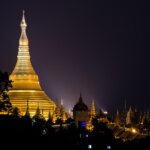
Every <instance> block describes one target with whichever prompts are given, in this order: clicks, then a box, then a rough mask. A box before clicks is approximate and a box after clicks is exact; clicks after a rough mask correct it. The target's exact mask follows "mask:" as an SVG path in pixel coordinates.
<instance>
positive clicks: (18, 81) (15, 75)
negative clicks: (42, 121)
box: [9, 11, 56, 118]
mask: <svg viewBox="0 0 150 150" xmlns="http://www.w3.org/2000/svg"><path fill="white" fill-rule="evenodd" d="M20 26H21V36H20V39H19V50H18V56H17V63H16V66H15V68H14V70H13V72H12V74H11V75H10V80H12V81H13V83H12V85H13V88H12V89H11V90H10V91H9V97H10V101H11V103H12V105H13V106H15V107H18V108H19V110H20V112H21V114H22V115H24V114H25V112H26V110H27V103H26V102H27V100H28V107H29V108H28V110H29V112H30V115H31V117H32V116H33V115H35V112H36V110H37V107H38V106H39V108H40V110H42V112H43V116H44V117H45V118H47V117H48V114H49V112H50V113H51V114H53V112H54V110H55V107H56V105H55V103H54V102H53V101H52V99H50V98H49V97H48V96H47V95H46V94H45V92H44V91H43V90H42V89H41V86H40V82H39V79H38V75H37V74H36V72H35V71H34V69H33V67H32V64H31V60H30V52H29V41H28V38H27V35H26V28H27V24H26V21H25V15H24V11H23V16H22V21H21V24H20Z"/></svg>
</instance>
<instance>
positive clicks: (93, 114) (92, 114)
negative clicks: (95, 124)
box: [91, 99, 96, 117]
mask: <svg viewBox="0 0 150 150" xmlns="http://www.w3.org/2000/svg"><path fill="white" fill-rule="evenodd" d="M95 115H96V110H95V104H94V99H93V100H92V105H91V116H92V117H95Z"/></svg>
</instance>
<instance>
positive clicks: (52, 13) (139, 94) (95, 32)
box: [0, 0, 150, 112]
mask: <svg viewBox="0 0 150 150" xmlns="http://www.w3.org/2000/svg"><path fill="white" fill-rule="evenodd" d="M148 7H149V4H148V2H143V1H140V3H138V2H136V1H130V2H127V1H123V2H121V1H105V2H102V1H100V0H98V1H94V0H67V1H64V0H53V1H52V0H43V1H42V0H24V1H23V0H9V1H7V0H1V2H0V20H1V21H0V56H1V57H0V69H1V70H3V71H8V72H9V73H11V72H12V70H13V68H14V66H15V63H16V57H17V52H18V40H19V37H20V21H21V17H22V10H23V9H25V12H26V13H25V15H26V21H27V24H28V28H27V34H28V38H29V42H30V54H31V59H32V64H33V67H34V69H35V70H36V72H37V73H38V75H39V79H40V82H41V86H42V88H43V89H44V90H45V91H46V93H47V95H48V96H49V97H51V98H53V99H54V100H55V101H56V102H60V99H61V98H62V99H63V100H64V104H65V106H67V107H73V105H74V104H75V103H76V102H77V100H78V98H79V94H80V92H82V95H83V99H84V101H85V103H87V104H88V106H90V105H91V100H92V98H94V99H95V104H96V106H97V108H103V109H106V110H107V111H108V112H114V110H116V108H121V107H122V106H123V103H124V100H125V98H126V97H127V103H128V104H129V105H130V104H131V105H135V106H137V107H138V108H140V109H145V108H146V109H148V108H149V107H150V59H149V57H150V46H149V43H150V42H149V34H150V13H149V11H148Z"/></svg>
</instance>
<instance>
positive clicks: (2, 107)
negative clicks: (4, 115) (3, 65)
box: [0, 71, 12, 113]
mask: <svg viewBox="0 0 150 150" xmlns="http://www.w3.org/2000/svg"><path fill="white" fill-rule="evenodd" d="M10 88H12V81H11V80H9V75H8V73H7V72H4V73H3V72H1V71H0V111H6V112H8V113H9V112H11V111H12V104H11V102H10V99H9V96H8V91H9V89H10Z"/></svg>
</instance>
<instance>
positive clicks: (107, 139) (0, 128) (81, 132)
mask: <svg viewBox="0 0 150 150" xmlns="http://www.w3.org/2000/svg"><path fill="white" fill-rule="evenodd" d="M93 124H94V130H93V131H92V132H89V131H87V130H86V129H85V128H82V127H81V128H80V127H79V128H76V127H75V124H74V123H73V122H70V124H69V125H68V126H67V127H63V125H62V124H60V125H59V126H58V127H53V125H52V124H51V122H50V120H47V121H45V120H44V119H41V118H38V119H36V120H35V119H31V118H30V117H29V116H23V117H19V116H16V115H0V141H1V147H5V149H8V148H12V147H13V148H14V149H22V148H23V149H24V148H26V149H30V148H34V149H38V148H42V149H44V148H45V149H47V148H49V149H60V148H61V149H65V150H66V149H71V150H84V149H85V150H86V149H91V148H92V149H94V150H99V149H102V150H105V149H106V150H107V149H114V150H117V149H121V150H127V149H142V150H145V149H149V142H150V138H149V137H147V138H144V139H139V140H138V139H136V140H133V141H128V142H123V141H121V140H116V139H114V137H113V136H112V133H111V130H109V129H108V128H107V125H106V124H105V123H98V122H96V121H95V122H93ZM91 146H92V147H91Z"/></svg>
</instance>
